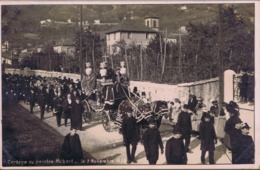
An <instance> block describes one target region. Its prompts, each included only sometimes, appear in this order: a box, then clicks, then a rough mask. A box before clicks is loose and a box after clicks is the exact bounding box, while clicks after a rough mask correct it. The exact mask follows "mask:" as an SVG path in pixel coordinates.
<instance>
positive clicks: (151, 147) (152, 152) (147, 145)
mask: <svg viewBox="0 0 260 170" xmlns="http://www.w3.org/2000/svg"><path fill="white" fill-rule="evenodd" d="M148 122H149V128H148V129H147V130H146V131H145V132H144V134H143V141H144V150H145V153H146V158H147V160H148V161H149V164H150V165H155V164H156V162H157V160H158V157H159V146H160V149H161V154H163V152H164V151H163V149H164V148H163V142H162V138H161V135H160V132H159V130H158V129H157V128H156V121H155V120H154V119H153V118H151V119H150V120H149V121H148Z"/></svg>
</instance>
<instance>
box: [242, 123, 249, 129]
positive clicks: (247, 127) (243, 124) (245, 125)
mask: <svg viewBox="0 0 260 170" xmlns="http://www.w3.org/2000/svg"><path fill="white" fill-rule="evenodd" d="M243 128H246V129H250V128H251V127H249V125H248V124H247V123H241V129H243Z"/></svg>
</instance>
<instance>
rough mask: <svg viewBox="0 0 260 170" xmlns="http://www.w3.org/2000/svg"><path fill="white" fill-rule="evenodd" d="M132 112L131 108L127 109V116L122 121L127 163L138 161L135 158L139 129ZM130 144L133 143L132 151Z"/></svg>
mask: <svg viewBox="0 0 260 170" xmlns="http://www.w3.org/2000/svg"><path fill="white" fill-rule="evenodd" d="M132 112H133V110H132V109H131V108H128V109H126V113H127V116H126V117H125V118H124V119H123V122H122V134H123V142H124V145H125V146H126V155H127V164H130V163H131V162H134V163H136V162H137V161H136V159H135V152H136V147H137V144H138V141H139V133H138V130H139V129H138V126H137V122H136V119H135V117H134V116H133V114H132ZM130 145H132V150H131V151H130Z"/></svg>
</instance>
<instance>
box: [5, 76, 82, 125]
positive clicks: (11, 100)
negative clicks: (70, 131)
mask: <svg viewBox="0 0 260 170" xmlns="http://www.w3.org/2000/svg"><path fill="white" fill-rule="evenodd" d="M2 80H3V110H5V109H6V107H7V106H8V105H9V106H10V105H11V106H12V105H13V104H15V103H18V102H19V101H24V102H27V103H28V104H29V106H30V112H31V113H32V114H33V113H34V107H35V106H37V105H38V107H39V109H40V118H41V120H43V119H44V116H45V113H46V112H51V111H53V114H54V115H55V116H56V120H57V126H58V127H60V126H61V118H62V117H64V125H65V126H67V124H68V119H70V120H71V121H70V122H71V128H75V129H78V130H81V129H82V113H83V112H84V108H83V106H82V104H81V102H80V101H82V100H83V99H85V97H84V94H83V93H82V92H81V89H80V86H79V85H78V84H79V83H74V82H73V80H72V79H67V78H66V77H64V78H63V79H61V78H60V77H59V78H55V79H52V80H48V81H47V78H46V77H41V76H23V75H18V74H14V75H11V74H3V76H2ZM50 81H51V82H50ZM65 96H66V97H65Z"/></svg>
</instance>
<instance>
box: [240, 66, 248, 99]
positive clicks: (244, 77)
mask: <svg viewBox="0 0 260 170" xmlns="http://www.w3.org/2000/svg"><path fill="white" fill-rule="evenodd" d="M242 74H243V75H242V77H241V83H240V97H241V101H243V102H247V89H248V80H249V76H248V74H247V72H246V70H243V72H242Z"/></svg>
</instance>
